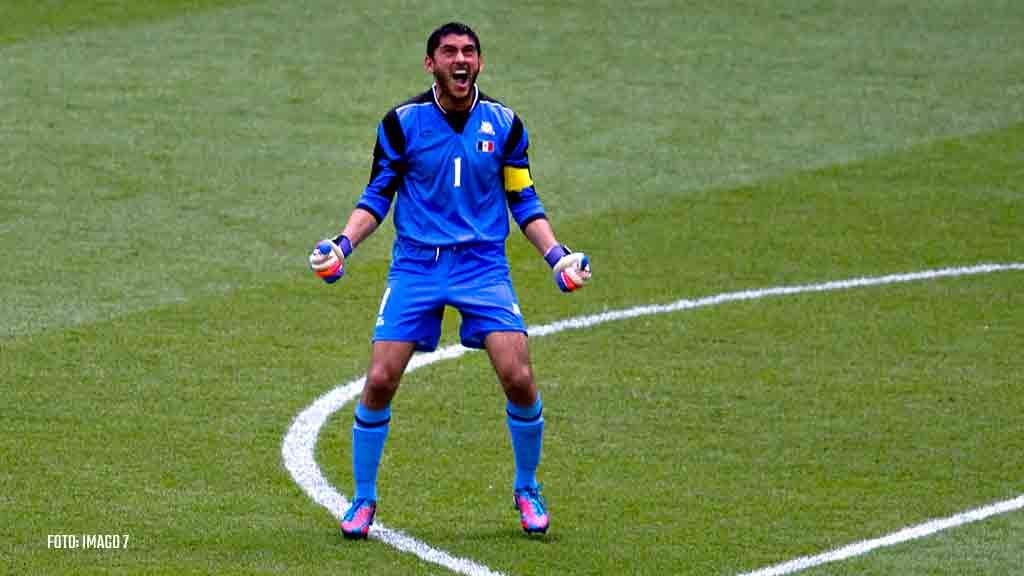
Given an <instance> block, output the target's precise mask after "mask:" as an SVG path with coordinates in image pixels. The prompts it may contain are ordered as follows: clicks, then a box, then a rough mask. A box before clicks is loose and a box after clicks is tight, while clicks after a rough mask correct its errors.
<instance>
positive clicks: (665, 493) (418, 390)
mask: <svg viewBox="0 0 1024 576" xmlns="http://www.w3.org/2000/svg"><path fill="white" fill-rule="evenodd" d="M65 4H67V6H65ZM200 8H202V9H200ZM4 13H5V16H4V18H3V20H4V22H3V24H2V25H0V103H2V104H3V107H4V110H5V111H9V113H5V114H3V115H0V133H3V134H4V142H5V145H4V147H3V150H2V151H0V250H2V252H0V253H2V254H3V264H4V269H5V273H4V274H3V275H2V276H0V295H2V296H3V302H4V304H3V306H2V307H0V327H2V328H0V382H2V386H0V393H2V395H3V396H2V398H0V400H2V401H3V403H4V405H5V406H8V407H9V409H8V410H7V411H6V413H5V417H4V418H3V420H2V424H0V426H2V428H0V429H2V431H3V432H4V434H2V435H0V457H2V461H3V466H2V467H0V486H2V488H3V489H2V490H0V516H2V517H3V518H4V519H5V520H6V521H5V522H4V523H3V526H2V528H0V538H2V540H3V542H4V544H3V548H2V550H3V552H2V554H0V555H2V556H3V558H4V562H5V563H6V565H8V566H10V567H11V568H10V569H9V570H10V571H12V572H16V573H75V574H81V573H123V574H135V573H140V572H141V573H157V574H191V573H195V574H200V573H202V574H206V573H218V574H251V573H267V574H270V573H274V574H278V573H293V574H327V573H373V574H443V573H446V571H445V570H444V569H443V568H440V567H438V566H436V565H431V564H426V563H423V562H421V561H419V560H417V559H415V558H412V557H410V556H408V555H404V554H399V553H398V552H396V551H394V550H392V549H391V548H388V547H386V546H383V545H381V544H379V543H374V542H369V543H364V544H361V545H354V546H353V545H350V544H345V543H342V542H340V541H339V538H338V537H337V534H336V532H335V528H334V521H333V519H332V518H331V516H330V515H329V514H328V513H327V511H325V510H323V509H321V508H320V507H318V506H317V505H316V504H314V503H313V502H311V501H310V500H309V499H308V498H307V497H306V496H305V495H304V494H303V493H302V492H301V490H300V489H299V488H298V487H296V486H295V484H294V482H293V481H292V479H291V478H290V476H289V475H288V473H287V471H286V470H285V469H284V468H283V466H282V464H281V456H280V450H281V440H282V436H283V435H284V433H285V432H286V431H287V429H288V426H289V424H290V421H291V419H292V418H293V417H294V416H295V415H296V414H297V413H298V412H299V411H300V410H302V409H303V408H304V407H305V406H307V405H308V404H309V403H310V402H312V401H313V400H314V399H315V398H316V397H318V396H319V395H320V394H322V393H324V392H326V391H327V390H329V389H330V388H331V387H332V386H335V385H337V384H340V383H343V382H346V381H348V380H351V379H353V378H356V377H358V376H359V375H360V374H361V372H362V370H363V369H364V368H365V363H366V355H367V352H368V336H369V334H370V331H371V329H372V323H373V317H374V314H375V311H376V308H377V300H378V298H379V296H380V292H381V288H382V283H383V278H384V274H385V273H386V265H387V261H386V257H387V254H388V240H389V237H390V233H389V232H384V233H382V234H381V235H380V236H378V237H374V238H373V239H371V241H369V242H368V243H367V244H366V245H364V246H363V247H361V248H360V250H359V252H358V253H357V254H356V256H355V257H354V258H353V260H352V263H351V270H350V274H349V276H348V277H347V278H346V279H345V280H344V281H343V282H342V283H341V284H339V285H336V286H332V287H330V288H328V287H325V286H323V285H322V284H320V283H318V281H316V279H315V278H314V277H312V275H311V274H309V272H308V270H307V269H306V267H305V264H304V257H305V254H306V252H307V251H308V249H309V247H310V246H311V245H312V244H313V243H314V242H315V241H316V240H317V239H318V238H320V237H321V236H324V235H326V234H329V233H332V232H335V231H336V229H337V227H338V226H340V222H341V220H342V218H343V217H344V216H345V214H346V213H347V211H348V210H349V208H350V207H351V205H352V202H353V201H354V199H355V197H356V196H357V195H358V193H359V189H360V187H361V185H362V184H363V183H364V182H365V178H366V174H367V171H368V165H369V154H370V150H371V147H372V141H373V128H374V123H375V122H376V121H377V119H378V118H379V117H380V115H381V114H382V113H383V112H384V111H385V110H386V108H387V107H388V106H389V105H391V104H393V103H396V102H398V101H400V100H401V99H403V98H405V97H407V96H409V95H411V94H413V93H414V92H416V91H419V90H422V89H423V88H424V86H425V83H426V81H427V77H426V76H424V75H423V74H422V72H421V70H420V64H419V61H420V59H421V58H422V54H421V53H422V44H423V40H424V39H425V36H426V34H427V32H429V30H430V28H431V27H432V26H434V25H436V24H438V23H440V22H441V21H443V20H445V19H448V18H451V17H452V15H453V14H457V15H460V17H462V18H465V19H466V20H467V21H469V22H470V23H472V24H474V25H476V27H477V28H478V30H479V31H480V32H481V35H482V40H483V42H484V54H485V58H487V69H486V70H485V73H484V76H483V77H482V82H483V88H484V90H486V91H488V92H491V93H493V94H494V95H496V96H498V97H501V98H502V99H503V100H505V101H506V102H507V103H509V104H510V105H512V106H513V107H514V108H516V109H517V110H518V111H519V112H520V113H521V114H522V116H523V118H524V120H525V122H526V125H527V127H528V129H529V130H530V134H531V139H532V145H531V152H532V155H531V160H532V163H533V172H534V176H535V179H537V181H538V182H539V186H540V193H541V195H542V198H544V200H545V203H546V205H547V206H548V207H549V209H550V211H551V214H552V218H553V221H554V223H555V225H556V227H557V230H558V232H559V234H560V236H561V237H562V239H563V240H564V241H566V242H567V243H569V244H570V245H572V246H574V247H581V248H584V249H586V250H587V251H588V253H590V254H591V256H592V258H593V262H594V269H595V273H596V274H597V276H596V280H595V282H594V284H593V286H591V287H588V288H587V290H586V291H585V292H583V293H581V294H578V295H573V296H572V297H566V296H564V295H562V294H559V293H558V292H557V291H556V290H555V289H554V287H553V286H552V285H551V281H550V278H549V276H548V273H547V269H546V267H545V266H544V264H543V262H542V261H540V260H539V259H538V258H537V256H536V254H534V253H533V251H532V248H531V247H529V246H528V245H527V244H526V242H525V241H524V240H522V238H521V237H513V238H512V239H511V240H510V244H509V245H510V251H511V254H512V268H513V274H514V275H515V279H516V283H517V289H518V292H519V296H520V300H521V301H522V304H523V308H524V313H525V314H526V316H527V319H528V321H529V322H531V323H533V324H543V323H547V322H551V321H554V320H557V319H560V318H565V317H569V316H575V315H579V314H587V313H596V312H600V311H603V310H608V309H619V308H625V307H630V306H637V305H643V304H649V303H667V302H671V301H674V300H677V299H680V298H698V297H702V296H708V295H712V294H718V293H722V292H728V291H735V290H742V289H752V288H763V287H768V286H778V285H785V284H805V283H815V282H822V281H828V280H837V279H844V278H850V277H858V276H877V275H881V274H888V273H897V272H909V271H916V270H924V269H931V268H937V267H945V266H966V265H972V264H976V263H979V262H1021V261H1024V255H1022V254H1021V252H1020V249H1019V242H1018V239H1019V238H1020V235H1021V232H1022V231H1024V186H1022V184H1021V182H1024V156H1022V150H1024V106H1022V102H1024V99H1021V98H1020V95H1021V94H1022V90H1024V75H1022V73H1021V71H1022V70H1024V45H1022V44H1021V43H1019V42H1018V41H1017V35H1018V34H1017V31H1018V30H1019V29H1021V26H1022V25H1024V10H1022V9H1021V8H1020V6H1019V5H1018V4H1016V3H1011V2H997V1H991V2H985V3H984V9H979V7H978V5H977V4H976V3H969V2H953V1H943V2H936V3H931V4H930V5H929V9H928V10H924V9H922V8H919V7H918V4H915V3H896V2H867V3H858V4H856V5H853V4H849V3H838V2H836V3H833V2H821V3H814V4H813V5H812V4H809V3H805V2H795V1H793V2H779V3H773V4H772V6H771V8H770V9H769V8H767V7H765V5H762V4H758V3H747V2H743V3H739V2H737V3H727V4H723V3H711V2H707V3H691V4H687V5H686V6H685V7H682V6H680V5H677V3H661V2H649V3H641V4H635V3H634V4H621V3H614V4H613V3H597V4H595V3H559V4H557V5H556V4H544V3H513V4H504V5H501V6H484V5H483V4H480V5H474V6H469V7H462V8H460V9H458V10H455V9H453V5H447V4H444V3H441V4H437V5H432V6H430V7H428V8H421V9H417V10H413V9H411V8H409V7H408V6H406V5H405V4H402V3H387V2H385V3H379V2H378V3H374V4H372V5H371V4H369V3H366V4H361V3H350V4H346V6H345V7H340V6H339V5H337V4H335V3H329V2H322V1H312V2H302V3H271V2H244V3H238V2H181V3H178V4H173V3H155V2H154V3H119V2H81V3H73V4H72V3H42V4H38V5H32V6H29V5H28V4H27V3H16V5H15V6H14V8H13V9H12V10H10V11H7V7H6V6H5V12H4ZM1022 277H1024V273H1022V272H1002V273H997V274H992V275H986V276H975V277H966V278H957V279H945V280H941V281H933V282H920V283H911V284H901V285H898V286H881V287H874V288H864V289H858V290H853V291H847V292H842V293H826V294H807V295H802V296H794V297H786V298H773V299H768V300H760V301H754V302H746V303H736V304H728V305H723V306H721V307H715V308H706V309H700V310H694V311H690V312H680V313H676V314H672V315H667V316H658V317H645V318H639V319H634V320H630V321H622V322H617V323H614V324H607V325H603V326H601V327H598V328H595V329H593V330H589V331H574V332H566V333H562V334H558V335H555V336H549V337H544V338H537V339H534V340H533V341H532V342H531V346H532V349H533V353H534V365H535V370H536V372H537V375H538V379H539V383H540V386H541V388H542V391H543V393H544V398H545V402H546V409H545V414H546V416H547V418H548V423H549V428H548V431H549V434H548V439H547V444H546V448H545V461H544V466H543V472H542V476H543V480H544V482H545V486H546V489H545V492H546V493H547V494H548V496H549V499H550V503H551V506H552V510H553V513H554V518H553V522H554V524H553V529H552V533H551V534H550V535H549V536H548V537H547V538H546V539H544V540H543V541H535V540H527V539H524V538H523V537H522V536H521V535H520V534H519V533H518V529H517V527H516V523H515V520H514V517H513V516H514V513H513V512H512V510H511V509H510V505H509V502H508V500H509V494H508V486H507V484H508V482H509V480H510V474H511V470H510V465H511V457H510V449H509V448H508V446H507V438H506V434H507V433H506V432H505V431H504V423H503V420H502V416H501V414H502V400H501V398H500V394H499V392H498V387H497V384H496V383H495V381H494V376H493V374H491V373H490V369H489V368H488V367H487V365H486V360H485V358H484V357H483V355H481V354H471V355H468V356H466V357H464V358H463V359H460V360H458V361H452V362H447V363H443V364H439V365H437V366H431V367H428V368H425V369H423V370H422V371H419V372H416V373H413V374H411V375H410V376H409V378H408V379H407V381H406V383H405V386H404V388H403V389H402V391H401V392H400V394H399V397H398V399H397V401H396V404H395V407H394V410H395V426H394V427H393V433H392V434H393V435H392V438H391V440H389V444H388V451H387V453H386V455H385V463H384V468H383V470H382V479H381V490H382V494H384V500H383V501H382V509H381V520H382V521H383V522H385V523H387V524H388V525H391V526H394V527H397V528H400V529H403V530H406V531H408V532H409V533H410V534H412V535H413V536H416V537H418V538H422V539H423V540H425V541H426V542H428V543H430V544H432V545H435V546H438V547H440V548H442V549H445V550H448V551H450V552H452V553H454V554H457V555H465V556H468V557H470V558H472V559H474V560H476V561H478V562H482V563H484V564H486V565H487V566H490V567H492V568H494V569H497V570H501V571H503V572H505V573H508V574H532V573H574V574H604V573H616V572H626V573H634V574H668V573H671V574H708V573H714V574H735V573H737V572H740V571H743V570H752V569H756V568H759V567H762V566H766V565H769V564H772V563H776V562H781V561H785V560H788V559H791V558H793V557H795V556H798V555H803V554H815V553H819V552H822V551H825V550H828V549H831V548H834V547H837V546H842V545H844V544H847V543H850V542H854V541H858V540H862V539H867V538H874V537H878V536H881V535H884V534H886V533H889V532H891V531H893V530H896V529H899V528H902V527H904V526H908V525H912V524H915V523H918V522H921V521H923V520H926V519H929V518H933V517H941V516H946V515H949V514H953V513H956V512H959V511H962V510H965V509H967V508H972V507H976V506H981V505H984V504H987V503H990V502H993V501H997V500H1000V499H1005V498H1009V497H1014V496H1016V495H1018V494H1019V493H1020V470H1022V469H1024V460H1022V457H1021V456H1020V454H1022V453H1024V450H1022V449H1024V445H1022V444H1021V434H1020V426H1019V423H1018V420H1019V418H1018V415H1019V414H1020V413H1021V410H1022V408H1024V405H1022V401H1021V400H1020V398H1019V394H1017V393H1016V386H1017V384H1018V379H1019V378H1018V375H1019V374H1021V373H1024V365H1022V361H1021V358H1020V354H1019V350H1020V349H1021V347H1022V345H1024V316H1022V313H1021V312H1020V310H1021V309H1024V308H1022V305H1024V302H1022V295H1021V292H1020V290H1019V286H1020V285H1021V280H1022ZM453 316H454V315H452V314H449V318H448V320H447V321H446V325H445V329H446V332H445V337H444V341H445V343H452V342H454V338H455V334H456V331H455V328H456V324H457V321H456V319H455V318H454V317H453ZM349 425H350V410H349V408H345V409H343V410H342V411H341V412H340V413H339V414H337V415H335V416H334V417H332V418H331V420H330V421H329V422H328V424H327V426H326V427H325V429H324V433H323V436H322V437H321V439H320V442H319V445H318V449H317V456H318V461H319V462H320V463H321V465H322V467H323V469H324V472H325V474H326V476H327V477H328V479H330V480H331V481H332V483H333V484H334V485H335V486H337V488H338V489H339V490H341V491H342V492H343V493H349V490H350V477H349V474H350V472H349V470H348V458H349V448H348V442H349V438H348V427H349ZM82 533H117V534H130V536H131V543H132V544H131V546H130V548H129V549H128V550H121V551H99V550H92V551H84V550H78V551H59V550H50V549H47V535H48V534H82ZM1022 537H1024V527H1022V524H1021V519H1020V514H1019V513H1017V514H1011V515H1008V516H1006V517H1003V518H998V519H993V520H990V521H988V522H984V523H981V524H978V525H972V526H968V527H963V528H961V529H958V530H956V531H952V532H949V533H945V534H942V535H938V536H936V537H933V538H930V539H927V540H924V541H920V542H914V543H908V544H904V545H902V546H900V547H897V548H893V549H890V550H884V551H879V552H876V553H874V554H872V555H869V556H866V557H864V558H859V559H856V560H851V561H849V562H848V563H841V564H837V565H832V566H827V567H823V568H820V569H818V570H816V571H812V572H810V573H813V574H862V573H864V574H891V573H899V574H910V575H918V574H921V575H923V574H992V575H995V574H1008V573H1015V572H1020V571H1021V569H1022V567H1021V565H1020V556H1019V550H1018V548H1019V546H1018V545H1017V544H1018V543H1019V542H1020V541H1021V538H1022Z"/></svg>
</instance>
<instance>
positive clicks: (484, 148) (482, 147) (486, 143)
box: [476, 140, 494, 154]
mask: <svg viewBox="0 0 1024 576" xmlns="http://www.w3.org/2000/svg"><path fill="white" fill-rule="evenodd" d="M476 149H477V150H479V151H480V152H485V153H488V154H490V153H491V152H494V140H477V141H476Z"/></svg>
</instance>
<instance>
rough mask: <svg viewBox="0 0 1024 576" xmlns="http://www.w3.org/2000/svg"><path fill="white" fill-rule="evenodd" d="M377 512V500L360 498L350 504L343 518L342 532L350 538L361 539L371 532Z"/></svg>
mask: <svg viewBox="0 0 1024 576" xmlns="http://www.w3.org/2000/svg"><path fill="white" fill-rule="evenodd" d="M376 514H377V502H376V501H374V500H366V499H364V498H360V499H359V500H356V501H355V502H353V503H352V505H351V506H349V508H348V511H347V512H345V516H343V517H342V519H341V533H342V535H344V536H345V538H348V539H349V540H361V539H363V538H366V536H367V534H369V533H370V526H371V525H372V524H373V517H374V516H376Z"/></svg>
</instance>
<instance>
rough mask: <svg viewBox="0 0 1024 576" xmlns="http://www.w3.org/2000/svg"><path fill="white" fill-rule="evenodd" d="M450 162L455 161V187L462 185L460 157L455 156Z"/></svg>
mask: <svg viewBox="0 0 1024 576" xmlns="http://www.w3.org/2000/svg"><path fill="white" fill-rule="evenodd" d="M452 162H454V163H455V187H456V188H459V187H461V186H462V158H461V157H459V156H456V157H455V158H453V159H452Z"/></svg>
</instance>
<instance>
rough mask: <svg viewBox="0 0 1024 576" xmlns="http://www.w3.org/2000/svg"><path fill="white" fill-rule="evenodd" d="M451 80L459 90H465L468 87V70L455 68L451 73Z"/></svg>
mask: <svg viewBox="0 0 1024 576" xmlns="http://www.w3.org/2000/svg"><path fill="white" fill-rule="evenodd" d="M452 80H453V81H454V82H455V85H456V86H458V87H460V88H466V87H468V86H469V69H468V68H457V69H455V70H453V71H452Z"/></svg>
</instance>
